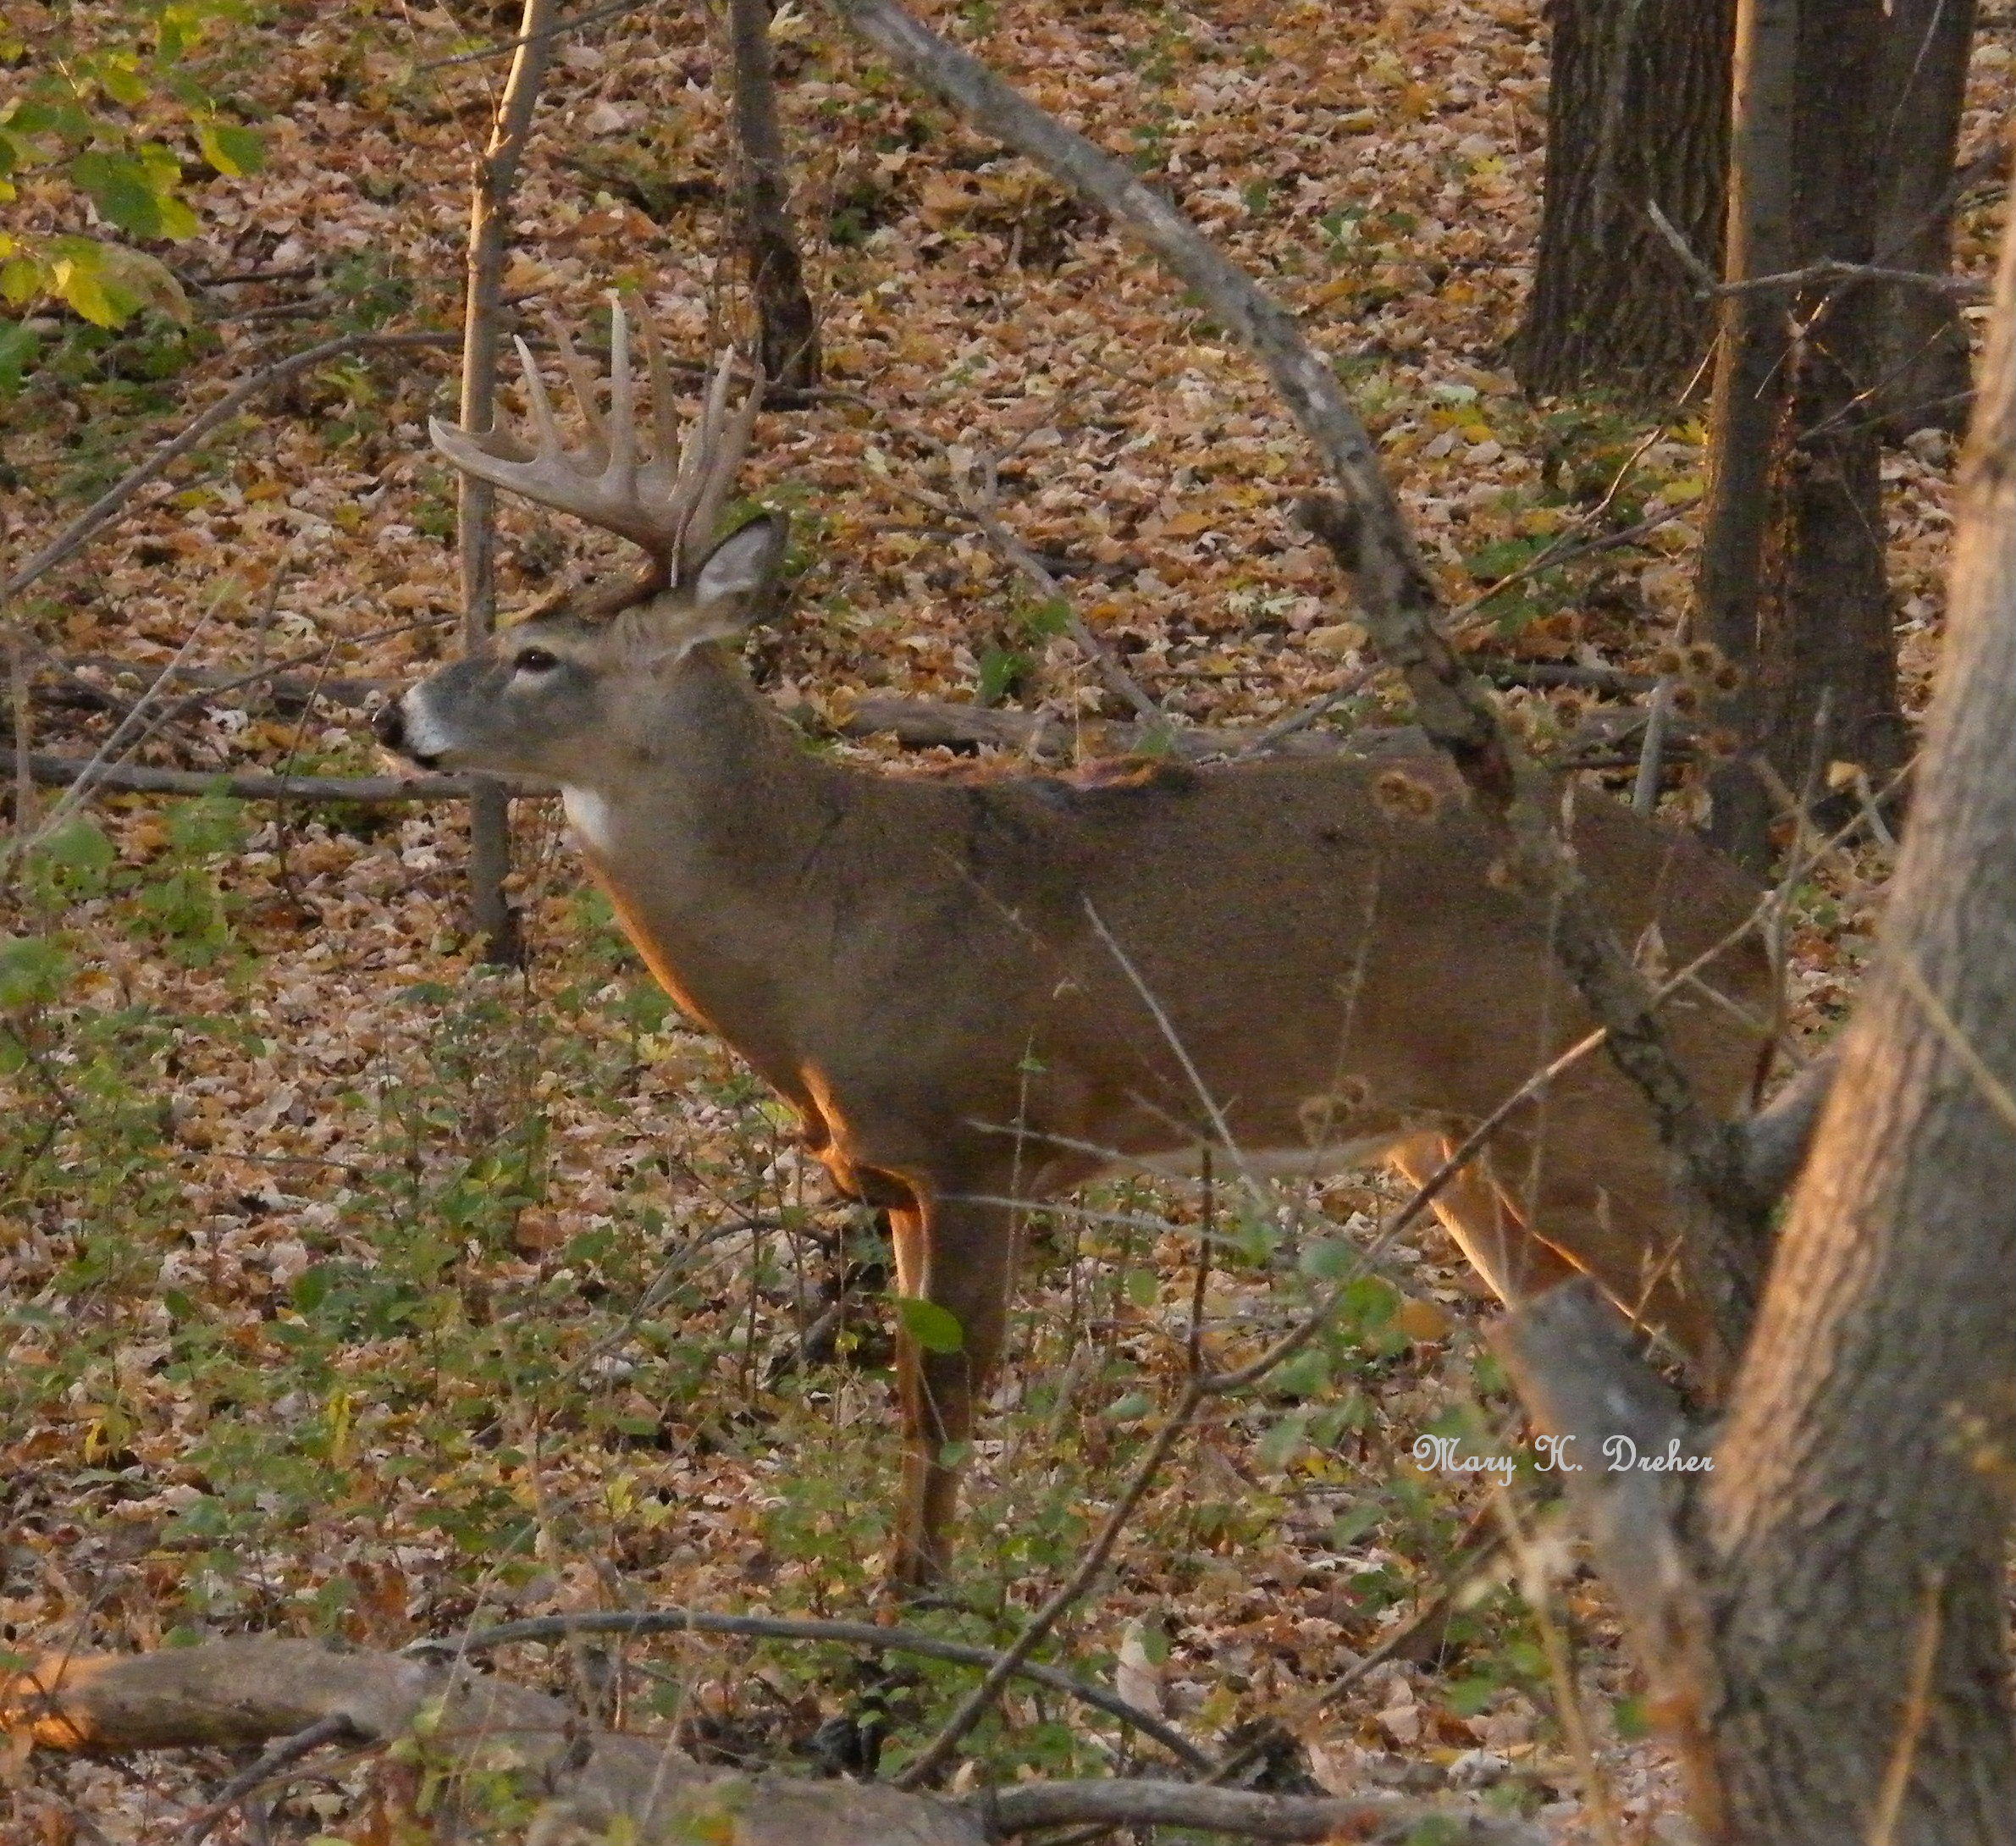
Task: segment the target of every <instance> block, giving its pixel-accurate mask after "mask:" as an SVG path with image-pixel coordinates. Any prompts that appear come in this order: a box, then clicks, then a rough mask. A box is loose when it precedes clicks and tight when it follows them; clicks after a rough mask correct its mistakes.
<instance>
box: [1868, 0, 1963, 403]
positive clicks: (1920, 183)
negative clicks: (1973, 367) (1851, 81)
mask: <svg viewBox="0 0 2016 1846" xmlns="http://www.w3.org/2000/svg"><path fill="white" fill-rule="evenodd" d="M1974 22H1975V0H1892V5H1891V16H1890V31H1889V38H1888V44H1887V46H1886V49H1885V54H1884V65H1885V71H1884V81H1883V108H1884V115H1883V119H1882V135H1881V141H1880V142H1879V144H1878V151H1877V167H1878V170H1879V171H1880V172H1881V174H1882V175H1883V192H1882V198H1881V215H1880V217H1879V218H1878V219H1877V223H1876V250H1877V254H1878V260H1879V261H1881V262H1882V263H1889V264H1892V265H1894V266H1895V267H1896V268H1900V269H1919V270H1923V271H1925V273H1926V274H1931V275H1944V274H1946V273H1947V268H1949V267H1950V266H1951V264H1952V243H1953V207H1954V205H1955V204H1956V203H1957V202H1958V200H1957V197H1956V187H1955V185H1954V180H1953V169H1954V165H1955V163H1956V162H1957V160H1958V158H1959V147H1960V113H1961V108H1962V105H1963V104H1964V102H1965V101H1966V97H1967V55H1968V53H1969V50H1970V49H1971V48H1972V46H1973V43H1974ZM1883 292H1884V295H1885V296H1886V300H1885V301H1884V304H1883V309H1882V322H1881V333H1880V337H1879V344H1878V349H1877V354H1876V357H1877V362H1878V373H1877V376H1878V378H1879V379H1880V380H1881V403H1882V405H1883V406H1884V410H1885V412H1886V417H1885V427H1884V434H1885V435H1886V437H1888V438H1890V439H1892V440H1896V439H1899V438H1901V437H1903V436H1907V435H1908V434H1910V433H1911V432H1912V431H1913V430H1914V429H1924V428H1939V429H1951V430H1960V429H1964V428H1966V427H1967V393H1968V390H1969V386H1970V385H1971V383H1972V379H1971V378H1970V377H1969V361H1968V350H1967V333H1966V329H1965V328H1964V326H1963V325H1962V324H1961V321H1960V317H1959V314H1958V312H1957V310H1956V308H1955V307H1954V304H1953V301H1952V297H1951V296H1945V295H1940V294H1936V293H1935V292H1934V291H1933V290H1930V289H1913V288H1901V289H1888V290H1884V291H1883Z"/></svg>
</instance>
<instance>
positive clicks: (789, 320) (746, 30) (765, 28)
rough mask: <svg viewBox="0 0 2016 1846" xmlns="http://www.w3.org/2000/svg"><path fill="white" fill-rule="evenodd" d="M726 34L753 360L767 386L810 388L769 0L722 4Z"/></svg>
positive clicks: (814, 353) (814, 361)
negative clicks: (754, 333) (754, 326)
mask: <svg viewBox="0 0 2016 1846" xmlns="http://www.w3.org/2000/svg"><path fill="white" fill-rule="evenodd" d="M728 32H729V37H730V41H731V45H732V51H733V54H734V55H733V65H734V75H735V135H736V140H737V142H738V143H739V144H740V147H741V157H742V158H741V169H742V170H741V172H740V174H739V175H738V177H737V210H738V212H739V213H740V216H741V220H742V223H741V239H742V246H743V257H744V259H745V261H746V263H747V264H748V279H749V292H750V293H751V294H752V295H753V296H754V297H755V301H756V317H757V323H758V328H759V333H758V351H757V357H758V359H759V361H760V362H761V363H762V366H763V371H764V375H765V377H766V378H768V379H770V381H771V383H773V384H783V385H787V386H791V387H793V388H794V389H797V390H809V388H810V387H811V386H813V385H815V384H818V382H819V323H818V320H817V318H815V315H814V313H813V312H812V298H811V296H809V295H808V294H807V293H806V291H805V276H804V265H803V264H802V263H800V262H799V260H798V234H797V232H796V230H795V229H793V224H792V221H791V174H790V169H789V168H788V167H787V164H786V162H785V158H784V131H783V129H782V125H781V124H779V122H778V119H777V91H776V80H775V77H774V75H773V74H772V71H771V68H770V4H769V0H728Z"/></svg>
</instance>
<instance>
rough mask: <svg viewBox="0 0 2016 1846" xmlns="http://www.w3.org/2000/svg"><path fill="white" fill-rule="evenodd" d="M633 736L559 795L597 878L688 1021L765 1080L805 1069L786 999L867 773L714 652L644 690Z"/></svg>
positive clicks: (627, 734) (697, 653)
mask: <svg viewBox="0 0 2016 1846" xmlns="http://www.w3.org/2000/svg"><path fill="white" fill-rule="evenodd" d="M623 732H624V735H623V737H622V739H621V742H620V743H619V744H618V745H617V747H616V749H612V750H611V751H610V753H609V754H608V755H607V757H606V758H605V761H604V762H603V763H601V764H600V765H598V766H597V768H596V769H595V771H594V772H593V774H592V775H591V776H589V777H586V778H584V779H583V781H582V782H579V783H577V784H573V785H566V786H563V788H562V793H561V799H562V802H563V804H564V806H565V808H566V815H567V821H568V823H569V826H570V828H571V830H572V832H573V834H574V837H575V841H576V843H577V846H578V847H579V848H580V850H581V853H582V855H583V859H585V860H586V862H587V864H588V870H589V871H590V873H591V874H592V875H593V876H594V880H595V882H596V883H597V884H598V885H599V886H600V887H602V889H603V891H604V892H605V893H606V894H607V896H608V897H609V899H610V903H611V904H612V905H613V906H614V908H615V909H616V915H617V918H618V920H620V921H621V924H622V926H623V930H624V933H625V934H626V935H627V936H628V937H629V938H630V940H631V942H632V943H633V944H634V945H635V946H636V948H637V949H638V953H640V954H642V955H643V958H644V959H645V961H646V962H647V963H648V964H649V966H650V968H651V971H652V972H653V974H655V976H657V977H658V979H659V981H660V983H661V984H662V985H663V986H664V987H666V990H667V991H668V992H670V993H671V995H672V996H673V998H675V999H677V1001H678V1002H679V1003H680V1004H681V1005H682V1007H683V1008H684V1009H685V1010H686V1011H687V1012H688V1013H689V1014H693V1015H695V1016H697V1017H698V1018H699V1020H702V1021H703V1022H704V1023H705V1024H706V1025H710V1027H712V1028H713V1029H714V1030H715V1031H717V1032H719V1033H720V1034H721V1036H724V1037H726V1038H727V1039H728V1040H729V1041H730V1042H732V1043H734V1044H735V1045H736V1046H737V1048H738V1049H741V1050H742V1051H743V1053H744V1054H745V1055H747V1056H748V1057H749V1058H750V1059H751V1061H752V1062H753V1063H755V1064H757V1065H758V1067H759V1069H765V1066H773V1065H774V1066H778V1067H781V1068H782V1069H791V1068H795V1066H796V1064H798V1050H797V1048H796V1047H794V1046H793V1044H791V1043H790V1042H788V1041H789V1036H790V1035H789V1033H788V1031H787V1026H786V1024H785V1022H786V1021H787V1020H788V1019H789V1017H790V1016H791V1012H792V1009H791V1007H790V1004H789V998H790V996H789V993H788V992H787V987H788V984H789V983H790V982H791V981H793V979H795V978H797V977H798V976H799V975H800V974H801V973H802V972H803V963H804V955H803V953H802V949H801V948H799V947H798V943H799V940H800V937H802V933H803V928H804V921H805V913H806V912H807V911H808V910H809V909H811V908H813V907H815V905H816V904H818V902H819V898H820V889H819V887H818V885H817V882H816V881H815V879H814V877H813V876H811V875H812V873H813V872H814V870H815V867H816V865H817V863H818V860H819V857H820V846H821V844H822V843H825V842H826V841H828V840H830V839H831V837H833V835H834V833H835V832H836V830H837V828H838V827H839V826H840V825H841V823H842V822H843V821H845V819H846V817H847V815H848V811H849V810H850V809H851V808H852V807H853V804H855V802H856V801H857V800H858V799H859V794H860V788H859V783H860V782H861V778H859V777H854V776H850V775H848V773H847V772H846V771H843V770H842V769H840V768H838V767H837V765H831V764H826V763H822V762H820V761H819V760H817V759H816V758H815V757H814V756H813V755H812V754H810V753H809V751H807V750H806V749H804V746H803V745H802V744H801V743H799V741H798V738H797V736H796V734H795V733H794V732H793V731H792V729H791V727H789V726H788V725H787V724H786V723H785V722H784V721H783V720H782V718H781V717H780V716H778V715H777V714H776V712H775V711H773V710H771V709H770V704H769V702H768V701H767V700H766V699H764V697H763V696H762V695H761V694H759V692H758V691H757V690H756V688H754V686H753V685H752V684H751V683H749V681H748V677H747V676H746V675H745V674H744V673H743V672H742V670H741V668H740V667H739V666H737V665H735V664H734V663H732V661H730V660H728V659H727V658H726V656H724V655H722V654H721V651H720V649H717V648H715V647H713V646H711V645H705V646H702V647H700V648H698V649H694V651H693V653H692V654H691V655H688V657H687V658H686V659H685V660H683V661H682V662H681V663H680V665H679V666H678V667H677V668H676V669H675V670H674V671H673V672H672V673H671V676H670V677H669V679H668V680H667V681H666V683H664V684H662V685H660V686H654V687H652V688H649V690H648V692H642V691H640V694H639V696H638V700H637V705H636V710H635V713H634V715H633V718H632V721H631V722H630V723H628V724H627V725H626V726H625V727H623ZM765 1075H771V1076H772V1081H778V1077H777V1076H776V1075H773V1074H772V1071H771V1070H770V1069H765Z"/></svg>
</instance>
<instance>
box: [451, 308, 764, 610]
mask: <svg viewBox="0 0 2016 1846" xmlns="http://www.w3.org/2000/svg"><path fill="white" fill-rule="evenodd" d="M637 325H638V333H639V334H640V335H641V336H642V337H643V348H644V365H645V369H646V371H647V372H648V373H649V377H650V385H651V413H652V433H651V454H650V456H649V457H648V458H647V459H643V460H640V459H639V458H638V417H637V406H636V401H635V396H634V392H633V389H632V378H631V373H630V323H629V319H628V318H627V315H626V314H625V312H624V308H623V303H622V301H621V300H620V299H619V298H618V297H616V296H614V295H612V296H610V373H609V383H610V405H609V415H608V417H606V418H605V417H604V416H603V414H602V412H600V411H599V409H598V408H597V407H596V404H595V383H596V381H595V377H594V373H593V372H592V371H590V369H589V368H588V364H587V362H586V361H584V360H583V358H582V356H581V355H580V354H579V353H578V352H577V351H575V348H574V343H573V341H572V340H571V339H570V338H569V337H568V335H567V333H566V329H564V328H562V327H561V326H560V325H559V324H558V323H555V324H554V328H553V332H554V337H555V343H556V344H557V345H558V346H559V348H560V356H561V365H562V367H563V368H565V369H566V374H567V381H568V383H569V384H570V385H571V386H572V389H573V393H574V402H575V406H576V407H577V409H578V410H579V412H580V413H581V420H582V422H583V424H584V425H586V427H587V431H588V440H587V441H586V442H585V443H584V444H583V445H582V446H581V447H579V448H577V449H573V450H569V449H568V448H567V447H566V445H565V444H563V443H562V441H561V434H560V427H559V425H558V424H557V423H555V421H554V417H553V402H552V400H551V399H550V398H549V397H548V396H547V395H546V386H545V383H544V380H543V379H541V378H540V377H539V368H538V367H537V366H536V365H534V364H533V359H532V354H531V352H530V351H529V350H528V349H527V346H526V344H525V342H524V341H523V340H514V341H513V344H514V345H516V347H517V349H518V362H519V364H520V365H521V366H522V367H523V368H524V371H525V394H526V396H527V399H528V401H530V403H531V406H532V417H533V426H534V430H535V433H536V435H537V438H538V441H537V444H536V446H534V447H533V448H530V449H528V448H527V447H526V445H524V444H523V443H522V442H521V441H519V440H518V439H516V437H515V436H512V435H511V434H509V433H508V432H506V431H504V430H496V431H493V432H491V433H489V434H483V435H478V434H473V433H472V432H471V431H469V430H467V429H461V428H457V427H456V425H455V424H453V423H443V422H442V421H441V420H440V418H439V417H433V418H430V419H429V420H428V434H429V435H430V436H431V437H432V438H433V439H434V446H435V448H437V449H439V450H440V451H441V453H442V454H443V455H445V456H447V458H448V459H449V461H451V462H453V463H454V464H455V466H456V467H458V468H460V469H461V471H462V472H463V473H466V474H472V475H474V476H476V478H478V479H479V480H484V481H489V482H490V483H492V484H494V485H495V486H498V487H500V488H502V489H505V492H507V493H511V494H516V495H519V496H520V497H521V498H522V499H525V500H532V501H533V502H535V503H536V504H538V505H539V506H551V507H554V508H555V509H556V510H557V511H561V512H566V513H572V514H574V515H575V516H576V517H578V518H582V519H585V520H587V521H588V523H589V524H590V525H592V526H599V527H600V528H602V529H603V530H604V531H605V532H613V533H617V534H619V535H620V536H621V537H622V538H626V539H629V540H630V541H631V542H632V544H637V545H639V546H641V547H642V548H643V550H645V551H646V552H648V553H649V555H650V557H651V559H652V561H653V563H654V564H655V567H656V568H655V572H654V573H653V574H654V577H655V580H656V582H657V583H659V584H660V586H662V585H663V584H666V583H677V582H678V581H680V580H681V578H683V577H684V576H685V575H686V574H687V572H688V571H689V570H690V569H691V568H692V567H693V566H694V565H695V564H696V563H697V562H698V561H699V556H698V555H699V553H700V552H701V551H702V550H704V549H705V547H706V544H707V542H708V540H709V539H710V538H711V537H712V536H713V533H714V523H715V520H716V519H718V518H719V517H721V506H722V503H723V502H724V501H725V500H726V499H727V497H728V491H729V489H730V488H731V487H732V485H733V484H734V480H735V472H736V470H737V468H738V467H740V466H741V464H742V458H743V455H744V454H745V453H746V452H747V450H748V445H749V434H750V432H751V430H752V429H754V427H755V423H756V412H757V411H758V409H759V407H760V406H761V404H762V401H763V387H764V378H763V373H762V370H761V368H758V370H757V373H756V379H755V382H754V384H752V385H751V386H750V388H749V392H748V396H747V397H745V398H744V399H743V401H742V405H741V407H740V408H739V409H738V410H737V411H736V412H734V413H733V415H732V416H731V415H730V413H729V410H728V388H729V384H730V377H729V362H730V360H731V358H732V354H731V353H728V352H726V351H724V352H723V353H722V354H721V363H720V365H719V366H718V367H717V368H716V369H715V374H714V378H713V380H712V382H711V383H710V385H709V386H708V390H707V398H706V403H705V406H704V408H703V409H702V411H701V412H700V420H699V424H698V426H697V427H695V428H693V430H691V431H690V432H689V433H688V439H687V441H686V444H685V445H684V447H683V449H682V447H681V445H680V442H679V437H678V432H677V428H675V426H674V423H673V418H672V393H671V387H670V386H669V385H668V384H667V383H666V377H665V373H664V370H663V368H661V367H660V364H659V362H658V341H657V339H656V338H655V335H654V334H653V333H652V330H651V324H650V322H649V320H648V319H647V318H645V315H644V313H643V308H642V306H641V305H639V307H638V309H637Z"/></svg>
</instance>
